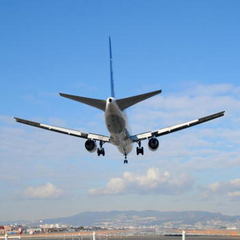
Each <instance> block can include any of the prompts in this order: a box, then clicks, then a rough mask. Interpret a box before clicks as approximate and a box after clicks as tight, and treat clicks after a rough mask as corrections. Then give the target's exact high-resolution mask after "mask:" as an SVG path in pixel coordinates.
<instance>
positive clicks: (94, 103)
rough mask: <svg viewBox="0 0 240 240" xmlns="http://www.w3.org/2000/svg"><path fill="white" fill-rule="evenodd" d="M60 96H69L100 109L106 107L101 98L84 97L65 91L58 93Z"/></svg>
mask: <svg viewBox="0 0 240 240" xmlns="http://www.w3.org/2000/svg"><path fill="white" fill-rule="evenodd" d="M59 95H60V96H62V97H65V98H69V99H72V100H75V101H78V102H81V103H84V104H87V105H90V106H92V107H95V108H98V109H100V110H102V111H105V107H106V101H105V100H101V99H95V98H86V97H81V96H75V95H69V94H65V93H59Z"/></svg>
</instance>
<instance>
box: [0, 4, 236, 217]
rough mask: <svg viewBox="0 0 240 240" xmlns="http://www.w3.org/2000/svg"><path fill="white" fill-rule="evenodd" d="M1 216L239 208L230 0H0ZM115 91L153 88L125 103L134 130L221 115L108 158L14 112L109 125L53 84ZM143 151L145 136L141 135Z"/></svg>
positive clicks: (88, 127)
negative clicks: (139, 150)
mask: <svg viewBox="0 0 240 240" xmlns="http://www.w3.org/2000/svg"><path fill="white" fill-rule="evenodd" d="M0 6H1V7H0V13H1V14H0V19H1V25H0V29H1V32H2V37H1V39H0V43H1V53H2V54H1V55H0V63H1V66H2V69H1V72H0V78H1V83H2V90H3V91H2V94H1V96H0V98H1V113H0V180H1V182H0V197H1V199H0V212H1V216H0V221H3V220H17V219H40V218H43V217H44V218H52V217H62V216H70V215H73V214H75V213H78V212H84V211H89V210H93V211H95V210H114V209H117V210H132V209H133V210H147V209H152V210H161V211H164V210H165V211H166V210H167V211H172V210H177V211H181V210H206V211H213V212H221V213H224V214H229V215H240V204H239V200H240V177H239V170H240V167H239V165H240V158H239V153H240V152H239V143H240V130H239V123H240V117H239V116H240V115H239V114H240V110H239V109H240V97H239V94H240V85H239V78H240V70H239V67H238V63H239V60H240V49H239V38H240V30H239V28H238V26H239V23H240V16H239V14H238V9H239V7H240V3H239V2H238V1H228V2H227V1H219V0H218V1H217V0H216V1H215V0H213V1H211V2H209V1H207V0H203V1H194V2H193V1H172V2H168V1H154V0H153V1H150V2H146V1H114V2H112V1H107V0H105V1H74V0H73V1H64V0H61V1H51V2H48V1H41V2H40V1H28V0H23V1H16V0H10V1H9V0H8V1H1V2H0ZM109 35H111V37H112V47H113V67H114V79H115V88H116V89H115V90H116V97H119V98H120V97H126V96H128V95H129V96H130V95H135V94H141V93H144V92H146V91H152V90H156V89H162V90H163V92H162V94H161V95H159V96H156V97H153V98H151V99H149V100H148V101H146V102H143V103H140V104H138V105H136V106H134V107H132V108H130V109H129V110H128V111H127V112H128V115H129V123H130V124H129V125H130V126H132V133H138V132H144V131H148V130H150V129H159V128H161V127H166V126H169V125H172V124H177V123H181V122H183V121H188V120H192V119H195V118H198V117H201V116H204V115H205V114H206V115H208V114H209V113H212V112H215V111H216V112H218V111H221V110H226V116H224V117H223V118H221V119H217V120H214V121H211V122H209V123H206V124H203V125H202V126H196V127H193V128H191V129H188V130H183V131H181V132H179V133H175V134H172V135H171V136H163V137H160V138H159V141H160V147H159V149H158V151H157V153H156V152H154V153H152V152H150V151H146V153H145V155H144V156H136V154H135V151H133V152H132V153H131V154H130V155H129V164H128V166H124V165H123V164H122V160H123V158H122V156H121V155H119V154H118V152H117V150H116V149H115V148H114V147H113V146H111V145H108V146H107V145H106V146H105V148H106V156H105V157H101V158H99V157H97V155H96V154H95V153H93V154H91V153H88V152H87V151H86V150H85V149H84V142H85V141H84V140H81V139H76V138H73V137H69V136H65V135H64V136H62V135H60V134H57V133H51V132H50V133H49V132H47V131H44V130H41V129H32V128H30V127H27V126H22V125H20V124H17V123H15V122H14V120H13V119H12V117H13V116H21V117H23V118H26V119H32V120H35V121H40V122H44V123H47V124H53V125H59V126H63V127H66V126H67V127H70V128H73V129H74V128H75V129H79V130H82V131H89V132H99V133H102V134H107V131H106V128H105V126H104V119H103V114H102V113H101V112H100V111H98V110H95V109H94V108H92V109H91V108H89V107H87V106H84V105H83V104H80V103H77V102H73V101H70V100H67V99H63V98H61V97H59V96H58V93H59V92H67V93H69V94H75V95H81V96H86V97H96V98H102V99H105V98H107V97H108V96H109V95H110V87H109V81H110V77H109V59H108V36H109ZM144 146H145V148H147V144H146V143H145V144H144Z"/></svg>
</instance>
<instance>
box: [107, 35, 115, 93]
mask: <svg viewBox="0 0 240 240" xmlns="http://www.w3.org/2000/svg"><path fill="white" fill-rule="evenodd" d="M108 40H109V57H110V81H111V97H115V92H114V82H113V67H112V44H111V37H109V38H108Z"/></svg>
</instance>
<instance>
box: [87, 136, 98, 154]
mask: <svg viewBox="0 0 240 240" xmlns="http://www.w3.org/2000/svg"><path fill="white" fill-rule="evenodd" d="M85 148H86V149H87V150H88V151H89V152H95V151H96V149H97V145H96V142H95V141H93V140H90V139H88V140H87V141H86V142H85Z"/></svg>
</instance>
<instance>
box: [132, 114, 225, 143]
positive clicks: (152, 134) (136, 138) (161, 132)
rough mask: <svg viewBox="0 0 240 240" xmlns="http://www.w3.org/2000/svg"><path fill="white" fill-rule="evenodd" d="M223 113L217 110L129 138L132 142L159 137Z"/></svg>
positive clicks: (220, 115) (217, 116)
mask: <svg viewBox="0 0 240 240" xmlns="http://www.w3.org/2000/svg"><path fill="white" fill-rule="evenodd" d="M224 113H225V111H222V112H218V113H215V114H212V115H208V116H206V117H202V118H199V119H195V120H192V121H189V122H185V123H181V124H178V125H174V126H171V127H166V128H161V129H159V130H156V131H150V132H145V133H141V134H136V135H134V136H131V139H132V141H133V142H138V141H141V140H145V139H148V138H151V137H160V136H162V135H166V134H169V133H172V132H176V131H179V130H182V129H185V128H189V127H192V126H195V125H198V124H201V123H204V122H207V121H210V120H213V119H215V118H219V117H222V116H224Z"/></svg>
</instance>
